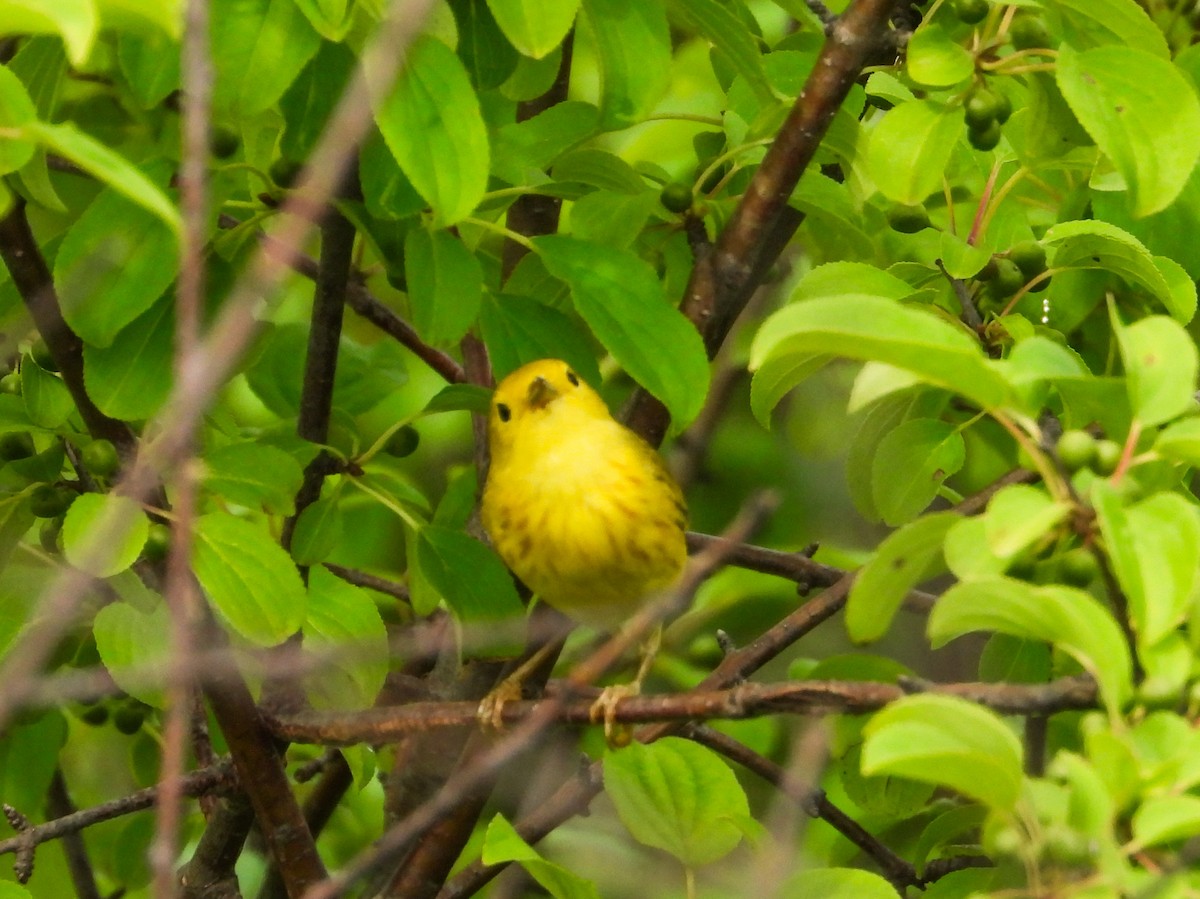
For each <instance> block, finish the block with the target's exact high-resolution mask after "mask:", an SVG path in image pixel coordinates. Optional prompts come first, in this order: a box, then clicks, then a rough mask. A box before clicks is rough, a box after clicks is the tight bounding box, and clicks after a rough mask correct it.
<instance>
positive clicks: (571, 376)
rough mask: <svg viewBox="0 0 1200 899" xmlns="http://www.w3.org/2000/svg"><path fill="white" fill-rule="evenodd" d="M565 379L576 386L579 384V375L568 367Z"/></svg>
mask: <svg viewBox="0 0 1200 899" xmlns="http://www.w3.org/2000/svg"><path fill="white" fill-rule="evenodd" d="M567 380H568V381H570V382H571V383H572V384H574V385H575V386H576V387H578V386H579V375H577V374H575V372H573V371H571V370H570V369H567Z"/></svg>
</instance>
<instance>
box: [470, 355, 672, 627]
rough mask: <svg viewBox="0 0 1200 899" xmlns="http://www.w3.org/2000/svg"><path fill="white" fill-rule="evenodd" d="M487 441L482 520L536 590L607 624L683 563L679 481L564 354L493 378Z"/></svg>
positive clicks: (589, 620)
mask: <svg viewBox="0 0 1200 899" xmlns="http://www.w3.org/2000/svg"><path fill="white" fill-rule="evenodd" d="M488 445H489V447H490V449H491V456H492V462H491V469H490V471H489V473H488V479H487V485H486V486H485V488H484V491H483V501H482V508H481V512H482V516H483V526H484V528H485V529H486V530H487V532H488V534H489V535H490V536H491V538H492V543H493V544H494V545H495V547H496V551H497V552H498V553H499V554H500V557H501V558H502V559H504V561H505V562H506V563H507V564H508V567H509V568H511V569H512V570H513V572H514V573H515V574H516V575H517V577H519V578H520V579H521V580H522V581H524V582H525V584H526V585H527V586H528V587H529V588H530V589H531V590H532V591H533V592H534V593H535V594H537V595H538V596H539V597H541V599H542V600H543V601H544V602H547V603H549V604H550V605H552V606H554V607H555V608H556V609H558V610H559V611H561V612H564V613H565V614H567V615H569V616H570V617H571V618H574V619H575V620H576V621H580V622H583V623H585V624H591V625H594V626H596V627H600V628H603V629H605V630H615V629H616V628H618V627H619V626H620V624H621V623H622V622H623V621H624V620H625V619H626V618H628V617H629V615H630V613H631V612H633V611H635V610H636V609H637V608H638V607H639V605H640V603H641V601H642V600H644V599H645V598H646V596H647V595H648V594H650V593H652V592H653V591H655V590H658V589H661V588H662V587H665V586H666V585H668V584H669V583H671V581H673V580H674V579H675V577H676V576H677V575H678V574H679V572H680V570H681V569H682V568H683V563H684V561H685V559H686V556H687V549H686V546H685V544H684V528H685V526H686V518H687V509H686V507H685V506H684V502H683V495H682V494H681V492H680V490H679V486H678V485H677V484H676V483H675V481H674V480H673V479H672V478H671V475H670V474H669V473H668V472H667V469H666V467H665V466H664V465H663V462H662V459H661V458H660V457H659V455H658V453H656V452H655V451H654V450H653V449H652V448H651V447H650V445H649V444H647V443H646V442H645V441H644V440H642V439H641V438H640V437H638V436H637V435H636V434H634V433H633V432H632V431H631V430H629V429H628V428H626V427H625V426H624V425H622V424H620V423H619V422H617V421H616V420H614V419H613V417H612V415H610V414H609V411H608V408H607V407H606V406H605V405H604V401H603V400H602V399H601V398H600V397H599V395H598V394H597V393H596V392H595V391H594V390H592V388H591V387H589V386H588V385H587V384H586V383H585V382H584V381H583V379H582V378H580V377H579V376H578V375H577V374H575V372H573V371H572V370H571V368H570V366H568V365H567V363H565V362H563V361H561V360H559V359H543V360H540V361H538V362H531V363H529V364H528V365H525V366H522V367H521V368H519V369H517V370H516V371H514V372H513V373H512V374H510V375H509V376H508V377H507V378H505V379H504V380H503V381H501V382H500V385H499V386H498V387H497V388H496V393H495V396H494V398H493V400H492V409H491V417H490V421H489V422H488Z"/></svg>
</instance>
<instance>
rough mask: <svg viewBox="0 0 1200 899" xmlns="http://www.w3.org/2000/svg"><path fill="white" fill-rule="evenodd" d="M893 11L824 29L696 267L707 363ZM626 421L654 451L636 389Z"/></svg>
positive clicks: (694, 312)
mask: <svg viewBox="0 0 1200 899" xmlns="http://www.w3.org/2000/svg"><path fill="white" fill-rule="evenodd" d="M895 6H896V0H855V2H854V3H853V4H851V6H850V7H849V8H848V9H847V10H846V11H845V12H844V13H843V14H842V15H841V16H839V17H838V19H837V21H836V22H835V23H834V24H833V25H832V26H831V27H830V28H828V29H827V31H828V38H827V40H826V41H825V45H824V47H822V49H821V53H820V55H819V56H818V57H817V61H816V65H815V66H814V67H813V70H812V74H811V75H810V76H809V78H808V81H807V83H806V84H805V85H804V89H803V90H802V91H801V92H800V96H799V97H797V98H796V102H795V104H793V106H792V110H791V113H790V114H789V115H788V117H787V119H786V120H785V121H784V123H783V126H782V127H781V128H780V130H779V133H778V134H777V135H776V137H775V140H774V141H773V142H772V143H771V146H770V147H769V148H768V149H767V154H766V156H765V157H764V158H763V161H762V164H761V165H759V167H758V169H757V170H756V171H755V173H754V176H753V178H751V180H750V184H749V186H748V187H747V188H746V193H745V194H744V195H743V196H742V199H741V201H740V202H739V203H738V205H737V208H736V209H734V212H733V215H732V216H731V217H730V219H729V222H728V224H726V226H725V228H724V230H722V232H721V235H720V237H719V238H718V239H717V243H716V246H714V247H713V248H712V251H711V252H709V253H707V254H705V255H703V256H701V257H700V258H699V259H697V260H696V265H695V267H694V268H693V269H692V277H691V280H690V281H689V283H688V287H687V290H686V292H685V293H684V298H683V306H682V308H683V312H684V314H686V315H687V317H688V318H689V319H691V320H692V322H693V323H695V325H696V327H697V329H698V330H699V331H700V334H701V336H703V338H704V344H705V347H706V348H707V349H708V355H709V358H712V357H713V356H714V355H716V351H717V349H718V348H719V347H720V345H721V343H722V342H723V341H724V339H725V336H726V335H727V334H728V332H729V329H730V327H731V326H732V325H733V322H734V320H735V319H736V318H737V317H738V315H739V314H740V313H741V311H742V309H743V308H745V305H746V303H747V302H748V301H749V299H750V295H751V294H752V293H753V292H754V290H755V288H757V286H758V285H759V283H761V281H762V279H763V277H764V276H765V274H766V272H767V271H768V270H769V269H770V267H771V265H772V264H774V262H775V260H776V259H777V258H778V256H779V254H780V252H782V250H783V248H784V246H786V245H787V242H788V241H789V240H790V239H791V236H792V234H793V233H795V230H796V228H797V227H798V226H799V224H800V220H801V217H800V214H799V213H798V212H796V210H794V209H792V208H791V207H790V206H788V200H789V199H790V198H791V195H792V191H793V190H795V188H796V184H797V183H799V181H800V176H801V175H802V174H803V173H804V170H805V169H806V168H807V167H808V164H809V163H810V162H811V161H812V159H813V156H814V155H815V154H816V152H817V148H818V147H819V146H820V145H821V141H822V139H823V138H824V136H825V132H826V130H827V129H828V128H829V123H830V122H832V121H833V117H834V115H836V113H837V111H838V109H839V108H840V107H841V105H842V101H843V100H845V98H846V95H847V94H848V93H849V92H850V88H851V87H852V86H853V84H854V80H855V79H856V78H858V76H859V73H860V72H861V71H862V69H863V66H865V65H866V64H867V62H868V60H869V59H870V57H871V55H872V54H873V53H874V52H875V51H876V50H877V49H878V48H879V47H880V46H881V44H882V42H883V37H884V35H885V34H887V31H888V18H889V16H890V15H891V12H892V10H893V8H894V7H895ZM627 421H628V424H629V425H630V427H632V428H633V429H634V430H635V431H637V432H638V433H639V434H641V435H642V436H643V437H645V438H646V439H648V440H649V441H650V442H651V443H653V444H655V445H657V444H659V443H661V442H662V438H663V435H664V434H665V433H666V429H667V423H668V416H667V412H666V409H665V407H664V406H663V405H662V404H661V403H660V402H659V401H658V400H656V399H654V398H653V397H652V396H650V394H648V393H647V392H646V391H644V390H639V391H638V393H637V394H636V395H635V399H634V402H633V403H632V404H631V407H630V412H629V416H628V418H627Z"/></svg>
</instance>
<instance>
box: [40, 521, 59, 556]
mask: <svg viewBox="0 0 1200 899" xmlns="http://www.w3.org/2000/svg"><path fill="white" fill-rule="evenodd" d="M62 526H63V520H62V519H61V518H47V519H46V520H45V521H43V522H42V526H41V527H40V528H38V542H39V543H40V544H42V549H44V550H45V551H46V552H48V553H50V555H52V556H56V555H58V554H59V553H60V552H62Z"/></svg>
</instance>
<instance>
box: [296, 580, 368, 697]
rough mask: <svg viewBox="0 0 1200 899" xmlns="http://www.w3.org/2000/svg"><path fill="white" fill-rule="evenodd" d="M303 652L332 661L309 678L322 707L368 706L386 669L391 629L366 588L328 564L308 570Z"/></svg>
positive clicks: (310, 690)
mask: <svg viewBox="0 0 1200 899" xmlns="http://www.w3.org/2000/svg"><path fill="white" fill-rule="evenodd" d="M308 577H309V580H308V607H307V612H306V617H305V620H304V628H303V632H304V651H305V652H306V653H309V652H311V653H314V654H315V655H316V656H317V657H318V658H320V657H321V656H322V655H328V656H329V660H328V661H327V662H325V663H324V664H322V665H321V667H320V669H319V671H318V672H317V673H315V674H313V675H311V676H309V677H308V678H306V692H307V694H308V698H309V701H310V702H312V704H313V706H314V707H315V708H318V709H337V710H339V711H348V710H350V709H365V708H369V707H370V706H371V705H372V704H373V703H374V702H375V698H376V696H377V695H378V693H379V689H380V688H381V687H382V686H383V679H384V677H386V676H387V669H388V639H387V629H386V628H385V627H384V624H383V619H382V618H380V617H379V609H378V608H376V606H375V602H374V600H372V599H371V597H370V595H369V594H368V593H367V591H366V590H363V589H362V588H361V587H356V586H354V585H353V584H348V583H346V582H345V581H343V580H342V579H341V578H339V577H336V576H335V575H333V574H331V573H330V572H328V571H326V570H325V569H324V568H314V569H312V570H311V571H310V572H309V575H308Z"/></svg>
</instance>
